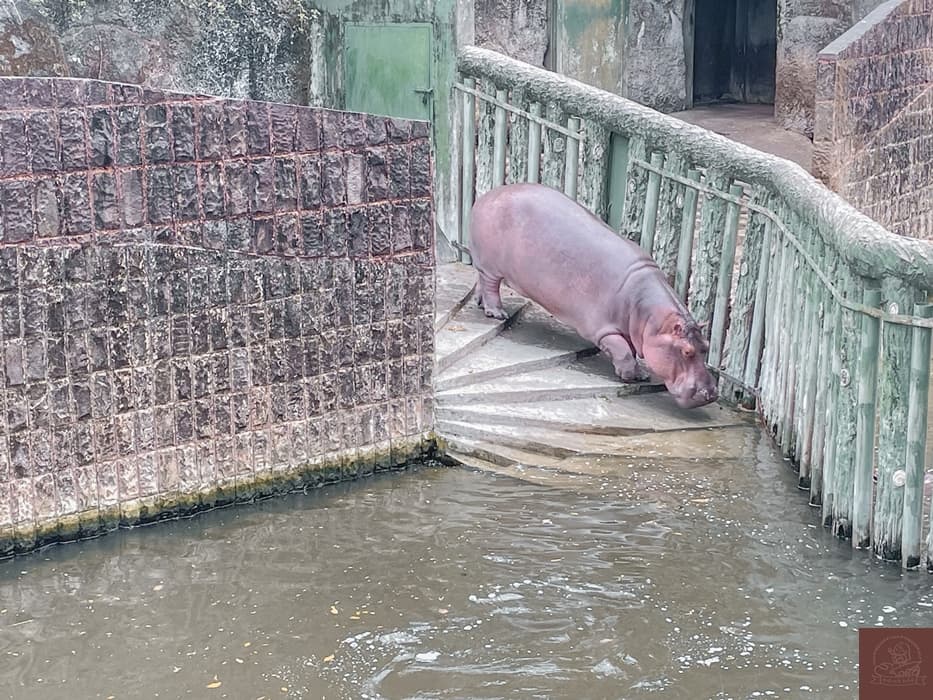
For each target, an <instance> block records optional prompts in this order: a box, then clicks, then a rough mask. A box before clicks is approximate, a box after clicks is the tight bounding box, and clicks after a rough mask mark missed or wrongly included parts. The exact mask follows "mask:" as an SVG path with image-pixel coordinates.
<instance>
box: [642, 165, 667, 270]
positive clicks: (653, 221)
mask: <svg viewBox="0 0 933 700" xmlns="http://www.w3.org/2000/svg"><path fill="white" fill-rule="evenodd" d="M663 165H664V154H663V153H657V152H655V153H652V154H651V168H652V169H651V170H649V171H648V191H647V193H646V194H645V217H644V219H642V223H641V240H640V241H639V244H640V245H641V247H642V248H644V249H645V252H647V253H648V255H651V254H652V249H653V248H654V234H655V232H656V230H657V223H658V196H659V195H660V194H661V174H660V173H659V172H657V171H658V170H660V169H661V167H662V166H663Z"/></svg>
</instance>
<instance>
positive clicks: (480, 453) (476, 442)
mask: <svg viewBox="0 0 933 700" xmlns="http://www.w3.org/2000/svg"><path fill="white" fill-rule="evenodd" d="M445 440H446V441H447V451H448V454H449V453H450V452H451V451H453V452H456V453H458V454H461V455H468V456H470V457H474V458H477V459H482V460H484V461H486V462H490V463H492V464H495V465H497V466H500V467H538V468H553V467H554V466H555V465H557V464H561V463H562V461H563V458H561V457H551V456H548V455H544V454H541V453H540V452H531V451H528V450H522V449H519V448H515V447H506V446H504V445H500V444H497V443H492V442H486V441H485V440H481V439H479V438H466V437H463V436H459V435H454V436H451V437H448V438H445Z"/></svg>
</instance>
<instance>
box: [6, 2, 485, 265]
mask: <svg viewBox="0 0 933 700" xmlns="http://www.w3.org/2000/svg"><path fill="white" fill-rule="evenodd" d="M459 13H460V10H458V6H457V2H456V0H437V1H436V2H432V1H428V0H385V2H379V3H371V2H354V1H352V0H190V1H189V0H4V1H3V2H0V75H20V76H39V75H52V76H68V77H77V78H92V79H102V80H112V81H119V82H126V83H135V84H140V85H145V86H147V87H153V88H160V89H170V90H180V91H185V92H193V93H206V94H210V95H217V96H221V97H232V98H249V99H255V100H270V101H275V102H283V103H289V104H299V105H314V106H317V107H326V108H329V109H344V108H345V101H344V100H345V97H344V95H345V80H344V75H343V70H344V60H343V55H342V54H343V50H344V49H343V39H344V28H345V26H346V24H347V23H349V22H376V23H380V22H424V23H429V24H431V25H432V27H433V29H434V33H433V36H432V50H433V53H434V55H433V57H432V58H433V61H432V73H431V84H432V85H433V86H434V87H435V91H434V104H433V108H434V110H433V114H434V133H433V137H434V138H433V143H434V146H435V154H436V164H437V169H438V172H441V173H444V172H448V171H456V170H457V168H458V163H457V158H458V153H457V150H456V149H454V148H451V137H452V134H455V133H457V123H456V120H457V112H456V111H455V110H453V109H452V105H453V95H452V93H451V91H449V90H448V89H447V88H446V86H449V85H450V84H451V83H452V82H453V81H454V64H455V54H456V49H457V42H458V40H459V38H458V31H459V28H460V23H459V21H458V20H459ZM469 39H472V36H469V37H468V40H469ZM447 185H448V179H447V178H445V177H438V178H437V179H436V182H435V197H436V207H437V225H438V226H439V227H440V229H441V231H442V232H445V234H446V235H447V236H448V238H450V237H452V232H453V231H454V227H455V222H456V217H457V211H456V192H455V191H453V190H448V188H447ZM440 250H441V252H442V254H444V255H445V256H448V257H449V255H448V251H447V250H446V246H445V245H443V241H442V245H441V246H440Z"/></svg>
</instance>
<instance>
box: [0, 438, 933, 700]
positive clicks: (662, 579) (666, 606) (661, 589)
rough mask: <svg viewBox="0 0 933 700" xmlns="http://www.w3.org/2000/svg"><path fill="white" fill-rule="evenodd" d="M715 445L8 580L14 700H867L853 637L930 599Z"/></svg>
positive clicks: (450, 489) (152, 532)
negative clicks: (702, 454)
mask: <svg viewBox="0 0 933 700" xmlns="http://www.w3.org/2000/svg"><path fill="white" fill-rule="evenodd" d="M710 434H711V435H714V437H711V438H709V440H710V441H711V443H710V444H711V447H712V448H714V452H713V455H714V456H715V458H710V459H700V458H696V459H684V460H681V461H679V462H676V463H663V462H658V461H657V460H654V459H651V458H640V459H630V460H625V461H618V460H616V461H613V460H607V459H605V458H580V464H578V465H577V467H578V468H577V469H576V470H575V471H566V472H562V471H559V470H549V469H540V468H527V467H526V468H522V469H521V470H519V471H520V473H516V474H514V475H512V476H506V475H502V474H495V473H490V472H483V471H476V470H471V469H467V468H460V467H448V468H444V467H439V468H430V467H426V468H421V469H416V470H413V471H410V472H404V473H395V474H389V475H385V476H380V477H375V478H373V479H369V480H366V481H362V482H356V483H351V484H343V485H335V486H330V487H325V488H323V489H320V490H318V491H315V492H312V493H310V494H307V495H294V496H289V497H287V498H283V499H274V500H269V501H265V502H262V503H258V504H255V505H250V506H242V507H236V508H230V509H226V510H220V511H215V512H212V513H208V514H205V515H202V516H199V517H197V518H194V519H191V520H186V521H178V522H171V523H163V524H160V525H159V526H156V527H147V528H142V529H136V530H130V531H121V532H118V533H115V534H112V535H108V536H106V537H104V538H101V539H99V540H95V541H90V542H84V543H79V544H74V545H69V546H64V547H55V548H52V549H48V550H46V551H44V552H41V553H38V554H35V555H32V556H28V557H24V558H21V559H17V560H12V561H7V562H4V563H2V564H0V601H2V604H0V605H2V607H0V697H3V698H16V699H17V700H30V699H32V698H36V699H41V700H57V699H59V698H62V699H67V700H74V699H75V698H114V699H116V698H185V697H195V698H270V699H271V698H572V699H577V698H592V699H598V698H651V697H656V696H659V695H660V696H663V697H665V698H690V699H691V700H694V699H697V698H753V697H764V698H799V697H819V698H854V697H855V696H856V663H857V628H858V627H859V626H863V625H864V626H871V625H880V624H885V625H905V624H909V625H933V591H931V588H930V578H929V577H928V575H927V574H925V573H919V572H917V573H909V574H902V573H901V572H900V570H899V569H898V568H897V567H895V566H887V565H883V564H879V563H876V562H874V561H872V560H871V559H870V558H868V557H865V556H864V555H863V554H862V553H855V554H853V552H852V551H851V548H850V546H849V545H848V544H847V543H842V542H839V541H837V540H834V539H833V538H832V537H831V536H830V535H829V533H828V532H827V531H825V530H823V529H822V528H819V527H817V526H816V514H815V513H813V512H812V511H811V510H810V509H809V508H808V507H807V506H805V505H802V501H801V499H799V498H796V497H795V496H796V495H797V494H796V493H795V489H794V479H793V476H792V474H791V472H790V470H789V469H788V468H787V466H786V465H785V464H784V463H783V462H781V461H780V460H778V459H777V458H776V457H775V454H774V452H773V451H772V449H771V447H770V445H769V444H768V443H766V442H764V441H763V440H762V439H761V438H760V437H759V436H758V434H757V433H756V432H754V431H743V432H741V433H739V434H736V433H725V432H719V433H715V434H714V433H710ZM726 434H728V435H729V438H728V439H725V440H723V441H722V444H718V443H717V440H718V439H719V436H723V435H726ZM716 448H718V449H716Z"/></svg>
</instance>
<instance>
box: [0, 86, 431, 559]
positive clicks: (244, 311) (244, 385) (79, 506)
mask: <svg viewBox="0 0 933 700" xmlns="http://www.w3.org/2000/svg"><path fill="white" fill-rule="evenodd" d="M0 96H2V102H0V139H2V143H3V150H2V156H3V157H2V162H0V204H2V212H3V218H2V228H0V234H2V236H0V327H2V334H0V357H2V362H3V372H2V392H0V400H2V406H3V409H4V410H3V412H2V416H3V417H2V420H0V435H2V440H0V554H8V553H9V552H10V551H12V550H13V549H14V548H15V549H17V550H27V549H30V548H31V547H33V546H35V545H36V544H38V543H41V542H47V541H50V540H55V539H57V538H63V539H68V538H72V537H75V536H78V535H89V534H93V533H95V532H99V531H101V530H104V529H107V528H109V527H112V526H114V525H115V524H117V523H125V524H132V523H137V522H142V521H144V520H147V519H152V518H155V517H159V516H160V515H164V514H168V513H177V512H189V511H192V510H197V509H199V508H207V507H211V506H214V505H217V504H221V503H226V502H230V501H232V500H235V499H249V498H252V497H253V496H255V495H257V494H264V493H270V492H275V491H278V490H285V489H288V488H292V487H296V486H302V485H304V484H309V483H310V484H313V483H315V482H317V481H320V480H321V479H323V478H335V477H337V476H341V475H347V474H351V475H354V474H357V473H365V472H367V471H371V470H372V469H374V468H376V467H377V466H390V465H394V464H398V463H401V462H404V461H405V460H406V459H408V458H410V457H412V456H417V455H420V454H421V453H422V451H423V450H424V449H425V448H426V446H427V442H426V435H427V434H428V432H429V431H430V430H431V428H432V399H431V377H432V368H433V363H434V357H433V309H434V303H433V291H434V255H433V235H434V229H433V222H432V219H433V210H432V202H433V199H432V190H431V178H432V164H431V157H430V147H429V138H428V132H427V128H426V127H427V125H426V124H424V123H420V122H416V123H409V122H404V121H395V120H389V119H385V118H381V117H379V118H377V117H363V116H361V115H355V114H347V113H340V112H329V111H323V110H317V109H311V108H303V107H293V106H286V105H280V104H269V103H262V102H248V101H237V100H222V99H213V98H201V97H193V96H190V95H185V94H173V93H165V92H160V91H153V90H148V89H141V88H139V87H137V86H130V85H117V84H110V83H106V82H99V81H84V80H67V79H17V78H6V79H3V80H2V81H0Z"/></svg>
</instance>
